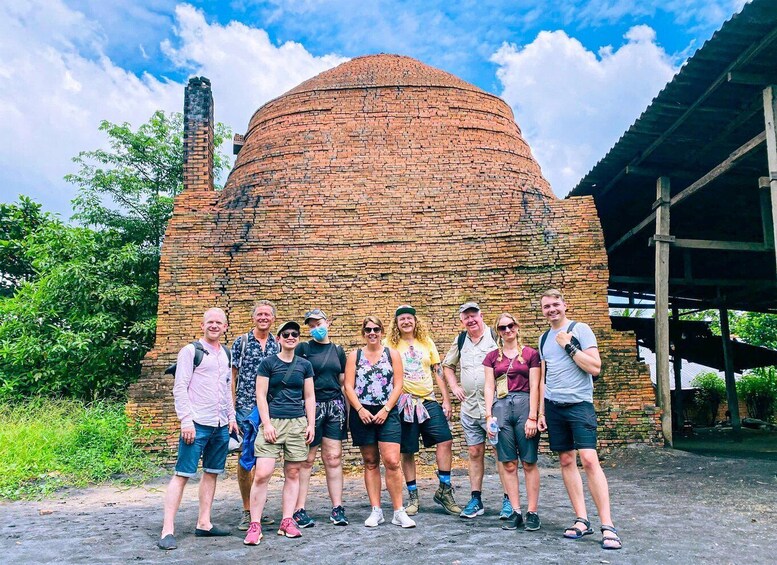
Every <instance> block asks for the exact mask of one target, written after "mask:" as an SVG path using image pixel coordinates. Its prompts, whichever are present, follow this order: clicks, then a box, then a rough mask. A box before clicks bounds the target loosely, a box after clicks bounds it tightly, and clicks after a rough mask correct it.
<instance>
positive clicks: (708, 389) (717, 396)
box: [691, 372, 726, 426]
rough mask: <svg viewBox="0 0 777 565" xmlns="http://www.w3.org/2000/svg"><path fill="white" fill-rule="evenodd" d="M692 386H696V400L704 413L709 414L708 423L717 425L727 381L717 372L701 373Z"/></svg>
mask: <svg viewBox="0 0 777 565" xmlns="http://www.w3.org/2000/svg"><path fill="white" fill-rule="evenodd" d="M691 386H693V387H696V388H697V389H699V390H698V393H697V394H696V398H695V402H696V405H697V406H698V407H699V409H700V412H701V413H702V414H705V415H706V414H709V415H710V418H709V420H708V421H707V423H708V424H709V425H710V426H714V425H715V418H717V416H718V408H720V403H721V402H723V400H724V399H725V398H726V382H725V381H724V380H723V379H721V378H720V376H719V375H718V374H717V373H713V372H709V373H700V374H698V375H696V377H694V379H693V380H692V381H691Z"/></svg>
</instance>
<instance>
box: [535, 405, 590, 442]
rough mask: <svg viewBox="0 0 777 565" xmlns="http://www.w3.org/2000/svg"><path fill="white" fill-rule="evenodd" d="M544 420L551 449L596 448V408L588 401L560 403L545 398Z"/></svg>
mask: <svg viewBox="0 0 777 565" xmlns="http://www.w3.org/2000/svg"><path fill="white" fill-rule="evenodd" d="M545 422H546V423H547V424H548V438H549V440H550V449H551V451H573V450H575V449H596V410H594V405H593V404H591V403H590V402H575V403H573V404H566V403H563V404H562V403H558V402H553V401H552V400H548V399H547V398H546V399H545Z"/></svg>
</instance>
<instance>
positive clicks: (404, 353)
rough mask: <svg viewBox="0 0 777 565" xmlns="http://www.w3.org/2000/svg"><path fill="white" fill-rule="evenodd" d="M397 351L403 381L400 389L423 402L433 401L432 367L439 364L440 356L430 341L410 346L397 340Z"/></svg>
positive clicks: (416, 341)
mask: <svg viewBox="0 0 777 565" xmlns="http://www.w3.org/2000/svg"><path fill="white" fill-rule="evenodd" d="M397 351H398V352H399V356H400V357H401V358H402V369H403V370H404V379H403V383H404V384H403V386H402V389H403V390H404V392H409V393H410V394H412V395H413V396H417V397H419V398H423V399H424V400H434V379H433V378H432V365H438V364H439V363H440V354H439V353H438V352H437V346H435V345H434V343H433V342H432V341H428V342H421V341H418V340H415V341H414V342H413V344H412V345H410V344H409V343H408V342H406V341H405V340H404V339H400V340H399V345H397Z"/></svg>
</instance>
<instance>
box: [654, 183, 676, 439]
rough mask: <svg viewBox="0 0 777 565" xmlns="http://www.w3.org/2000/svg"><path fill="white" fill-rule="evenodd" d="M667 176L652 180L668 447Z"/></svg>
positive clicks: (659, 368) (659, 369) (659, 358)
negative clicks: (655, 198) (654, 185)
mask: <svg viewBox="0 0 777 565" xmlns="http://www.w3.org/2000/svg"><path fill="white" fill-rule="evenodd" d="M669 189H670V186H669V177H659V179H658V181H657V182H656V197H657V200H656V204H655V206H656V236H655V238H654V240H655V245H656V314H655V316H656V318H655V321H656V385H657V386H658V405H659V407H660V408H661V430H662V432H663V434H664V441H665V442H666V444H667V445H668V446H669V447H672V393H671V390H670V388H669V245H670V243H669V241H668V239H669V207H670V201H669V199H670V194H671V193H670V191H669Z"/></svg>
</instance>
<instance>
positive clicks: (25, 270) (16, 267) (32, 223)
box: [0, 196, 51, 297]
mask: <svg viewBox="0 0 777 565" xmlns="http://www.w3.org/2000/svg"><path fill="white" fill-rule="evenodd" d="M50 221H51V219H50V217H49V216H48V215H47V214H44V213H43V212H41V205H40V204H38V203H36V202H33V201H32V200H31V199H30V198H28V197H27V196H20V197H19V202H18V203H15V204H4V203H0V297H2V296H10V295H12V294H13V292H14V291H15V290H16V289H17V288H19V285H20V284H21V283H23V282H24V281H26V280H29V279H31V278H32V277H33V275H34V274H35V271H34V270H33V268H32V263H31V261H30V260H29V258H28V257H27V256H26V254H25V253H24V240H25V238H27V236H29V235H32V234H34V233H35V232H36V231H37V230H39V229H40V228H41V227H42V226H44V225H45V224H47V223H48V222H50Z"/></svg>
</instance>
